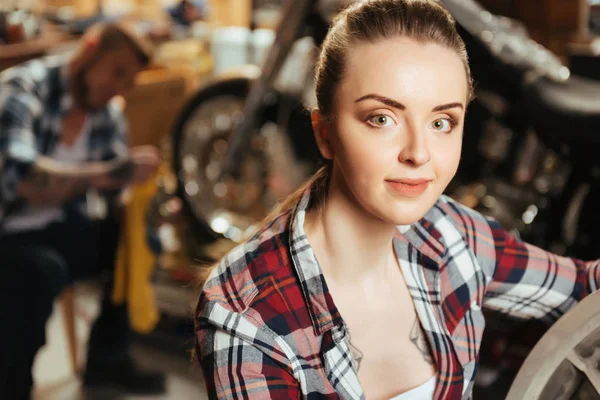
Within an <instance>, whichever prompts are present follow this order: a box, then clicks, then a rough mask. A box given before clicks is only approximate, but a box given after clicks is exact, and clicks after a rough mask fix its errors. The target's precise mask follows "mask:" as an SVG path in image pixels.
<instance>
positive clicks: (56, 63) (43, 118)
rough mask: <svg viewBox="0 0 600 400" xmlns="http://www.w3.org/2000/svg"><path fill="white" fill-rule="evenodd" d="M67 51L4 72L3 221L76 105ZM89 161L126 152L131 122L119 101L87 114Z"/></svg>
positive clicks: (0, 130) (0, 111)
mask: <svg viewBox="0 0 600 400" xmlns="http://www.w3.org/2000/svg"><path fill="white" fill-rule="evenodd" d="M67 62H68V58H67V57H65V56H54V57H47V58H43V59H39V60H34V61H30V62H28V63H25V64H23V65H19V66H16V67H13V68H10V69H8V70H5V71H3V72H2V73H1V74H0V221H1V220H2V219H3V216H4V213H5V211H6V209H7V208H9V207H12V206H14V205H15V204H17V203H18V201H19V199H18V198H17V186H18V184H19V182H20V181H21V180H22V179H23V178H24V177H25V176H26V175H27V173H28V172H29V170H30V169H31V167H32V166H33V165H34V163H35V161H36V158H37V157H38V155H45V156H51V155H52V153H53V152H54V150H55V148H56V145H57V144H58V143H59V141H60V135H61V133H62V132H61V125H62V119H63V118H64V117H65V116H66V114H67V113H68V112H69V110H70V109H71V107H72V104H73V100H72V97H71V95H70V93H69V90H68V89H69V88H68V80H67V71H66V67H67ZM88 117H89V118H88V120H89V123H90V137H89V145H88V159H87V160H88V161H104V160H110V159H113V158H115V157H121V156H125V155H126V154H127V126H126V121H125V118H124V115H123V113H122V112H121V110H120V109H119V108H118V107H117V106H116V104H115V103H110V104H108V105H107V106H106V107H104V108H102V109H99V110H95V111H94V112H92V113H90V114H89V115H88Z"/></svg>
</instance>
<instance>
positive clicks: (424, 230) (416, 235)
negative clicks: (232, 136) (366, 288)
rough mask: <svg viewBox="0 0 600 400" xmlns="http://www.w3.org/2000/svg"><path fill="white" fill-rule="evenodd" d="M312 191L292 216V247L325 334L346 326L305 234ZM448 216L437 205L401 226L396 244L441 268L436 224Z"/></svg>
mask: <svg viewBox="0 0 600 400" xmlns="http://www.w3.org/2000/svg"><path fill="white" fill-rule="evenodd" d="M310 193H311V188H310V187H309V188H307V189H306V190H305V191H304V193H303V194H302V197H301V199H300V201H299V202H298V203H297V205H296V207H295V209H294V210H293V212H292V213H291V218H290V225H289V231H290V234H289V247H290V253H291V257H292V262H293V264H294V269H295V271H296V273H297V274H298V277H299V279H300V286H301V288H302V294H303V296H304V300H305V302H306V304H307V305H308V310H309V313H310V317H311V321H312V324H313V328H314V329H315V333H316V334H317V335H319V336H320V335H323V334H324V333H325V332H327V331H328V330H330V329H332V328H333V327H334V326H339V325H341V323H342V318H341V315H340V313H339V311H338V309H337V307H336V306H335V303H334V302H333V299H332V297H331V295H330V293H329V289H328V288H327V284H326V282H325V278H324V276H323V271H322V269H321V267H320V265H319V263H318V261H317V259H316V256H315V253H314V251H313V249H312V247H311V246H310V243H309V242H308V237H307V236H306V232H305V231H304V221H305V218H306V211H307V208H308V204H309V201H310ZM440 218H445V214H444V213H443V212H442V211H441V209H440V208H439V207H438V206H437V203H436V205H434V207H432V209H431V210H430V211H429V212H428V213H427V214H426V215H425V216H424V217H423V219H421V220H420V221H418V222H416V223H414V224H412V225H403V226H398V231H397V233H398V235H396V237H395V238H394V240H395V241H407V242H408V243H409V244H410V245H412V246H413V247H414V248H415V249H416V250H417V251H418V252H420V253H421V254H423V255H424V256H427V257H428V258H430V259H431V260H433V261H434V264H435V265H438V266H439V265H440V263H441V260H442V258H443V256H444V253H445V251H446V246H445V245H444V244H443V242H442V235H441V233H440V232H439V230H438V229H437V227H436V225H437V224H436V222H437V221H439V220H440Z"/></svg>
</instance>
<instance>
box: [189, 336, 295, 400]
mask: <svg viewBox="0 0 600 400" xmlns="http://www.w3.org/2000/svg"><path fill="white" fill-rule="evenodd" d="M196 337H197V345H196V352H197V354H196V355H197V359H198V361H199V362H200V365H201V367H202V372H203V373H204V380H205V382H206V388H207V392H208V397H209V398H210V399H219V400H221V399H245V398H251V399H253V400H254V399H257V400H262V399H265V400H266V399H274V400H275V399H299V398H300V389H299V385H298V382H297V381H296V379H295V378H294V377H293V376H292V374H291V373H290V372H289V370H288V368H286V367H285V366H284V365H282V364H281V363H280V362H278V361H276V360H275V359H274V358H272V357H270V356H269V355H268V354H266V353H265V352H263V351H262V350H261V349H259V348H258V347H257V346H255V345H254V344H253V343H251V342H250V341H249V340H247V339H244V338H242V337H240V336H237V335H235V334H233V333H231V332H229V331H226V330H224V329H221V328H217V327H215V326H210V325H209V326H203V327H202V328H197V330H196Z"/></svg>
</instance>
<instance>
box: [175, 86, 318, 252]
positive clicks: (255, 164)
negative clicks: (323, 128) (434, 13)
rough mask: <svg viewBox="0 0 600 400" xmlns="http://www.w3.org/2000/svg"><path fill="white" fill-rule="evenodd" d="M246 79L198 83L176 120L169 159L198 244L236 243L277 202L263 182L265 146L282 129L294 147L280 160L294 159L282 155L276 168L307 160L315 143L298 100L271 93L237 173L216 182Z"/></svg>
mask: <svg viewBox="0 0 600 400" xmlns="http://www.w3.org/2000/svg"><path fill="white" fill-rule="evenodd" d="M250 84H251V81H250V80H249V79H247V78H232V79H229V80H223V81H219V82H216V83H214V84H211V85H209V86H207V87H205V88H203V89H202V90H200V91H199V92H198V93H197V94H196V95H195V96H194V97H193V98H192V99H191V100H190V101H189V103H188V104H187V105H186V106H185V107H184V110H183V112H182V113H181V115H180V116H179V118H178V120H177V122H176V124H175V131H174V134H173V142H172V146H173V160H172V164H173V170H174V171H175V173H176V176H177V195H178V197H179V198H181V200H182V208H183V212H184V213H185V215H186V216H187V217H188V219H189V221H190V225H191V228H192V231H193V233H194V235H195V236H196V239H197V240H198V241H199V242H211V241H214V240H216V239H218V238H222V237H227V238H229V239H231V240H233V241H236V242H239V241H241V240H242V239H243V238H245V237H247V235H248V233H249V232H250V231H251V230H252V229H253V228H254V227H255V225H256V223H258V222H259V221H260V220H262V219H263V218H264V217H265V216H266V214H267V213H268V211H270V209H271V208H272V207H273V206H274V205H275V203H276V202H277V201H278V200H280V198H278V197H277V196H276V195H275V194H273V193H272V192H271V191H270V183H269V179H272V177H273V171H272V169H273V162H272V159H271V158H272V157H271V156H272V154H270V152H271V153H272V150H271V151H269V150H268V149H267V148H268V147H269V146H271V143H270V142H269V141H272V140H273V139H272V138H273V137H274V136H277V135H279V133H281V132H282V131H284V134H285V135H284V136H285V137H286V140H287V141H288V143H289V144H290V145H291V147H292V150H293V151H294V157H287V158H289V159H293V160H285V163H286V164H285V166H286V167H287V168H286V167H283V168H281V167H279V168H280V169H282V170H285V169H288V170H290V169H291V170H293V169H296V167H297V162H298V160H302V159H314V153H315V149H316V143H315V144H314V145H312V142H314V137H313V135H312V131H311V128H310V116H309V115H308V114H307V113H306V112H304V109H303V108H302V105H301V102H300V101H299V99H297V98H295V97H292V96H289V95H284V94H281V93H275V92H272V93H269V94H268V95H267V96H266V99H265V101H264V103H265V104H264V107H263V109H262V110H260V118H259V123H258V124H257V129H256V130H255V131H253V132H252V137H253V139H252V142H251V145H250V146H249V148H248V149H247V151H246V153H245V155H244V160H242V167H241V171H242V172H241V176H240V178H239V179H236V180H235V181H234V180H228V181H227V182H220V181H219V179H218V178H219V176H220V172H221V167H222V165H223V161H224V155H225V150H226V149H227V142H228V138H229V136H230V135H231V133H232V131H233V129H234V128H235V126H236V125H237V124H238V123H239V122H240V121H241V120H242V118H243V117H244V115H243V107H244V101H245V99H246V96H247V94H248V92H249V89H250ZM281 127H285V129H281ZM268 128H269V129H270V130H269V129H268ZM266 131H269V132H266ZM274 131H275V133H274ZM265 132H266V133H265ZM279 136H281V135H279ZM298 141H300V142H302V143H308V146H304V147H305V148H306V147H307V148H308V150H305V149H304V150H303V148H302V147H303V146H298V145H297V144H298ZM271 147H272V146H271ZM269 148H270V147H269ZM279 165H281V163H280V164H279Z"/></svg>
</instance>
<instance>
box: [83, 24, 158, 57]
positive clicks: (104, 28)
mask: <svg viewBox="0 0 600 400" xmlns="http://www.w3.org/2000/svg"><path fill="white" fill-rule="evenodd" d="M85 37H86V38H90V39H92V40H94V42H96V43H97V46H98V50H100V51H105V50H114V49H117V48H121V47H123V46H127V48H129V49H131V50H133V52H134V53H135V55H136V56H137V58H138V59H139V60H140V62H141V63H142V65H144V66H147V65H148V64H150V61H151V60H152V54H153V48H152V45H151V44H150V43H149V42H148V41H147V40H145V39H143V38H141V37H140V36H139V35H138V34H137V33H136V32H135V31H134V30H133V29H131V28H129V27H128V26H126V25H125V24H122V23H118V22H110V23H99V24H96V25H94V26H92V27H90V28H89V29H88V30H87V31H86V33H85Z"/></svg>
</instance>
